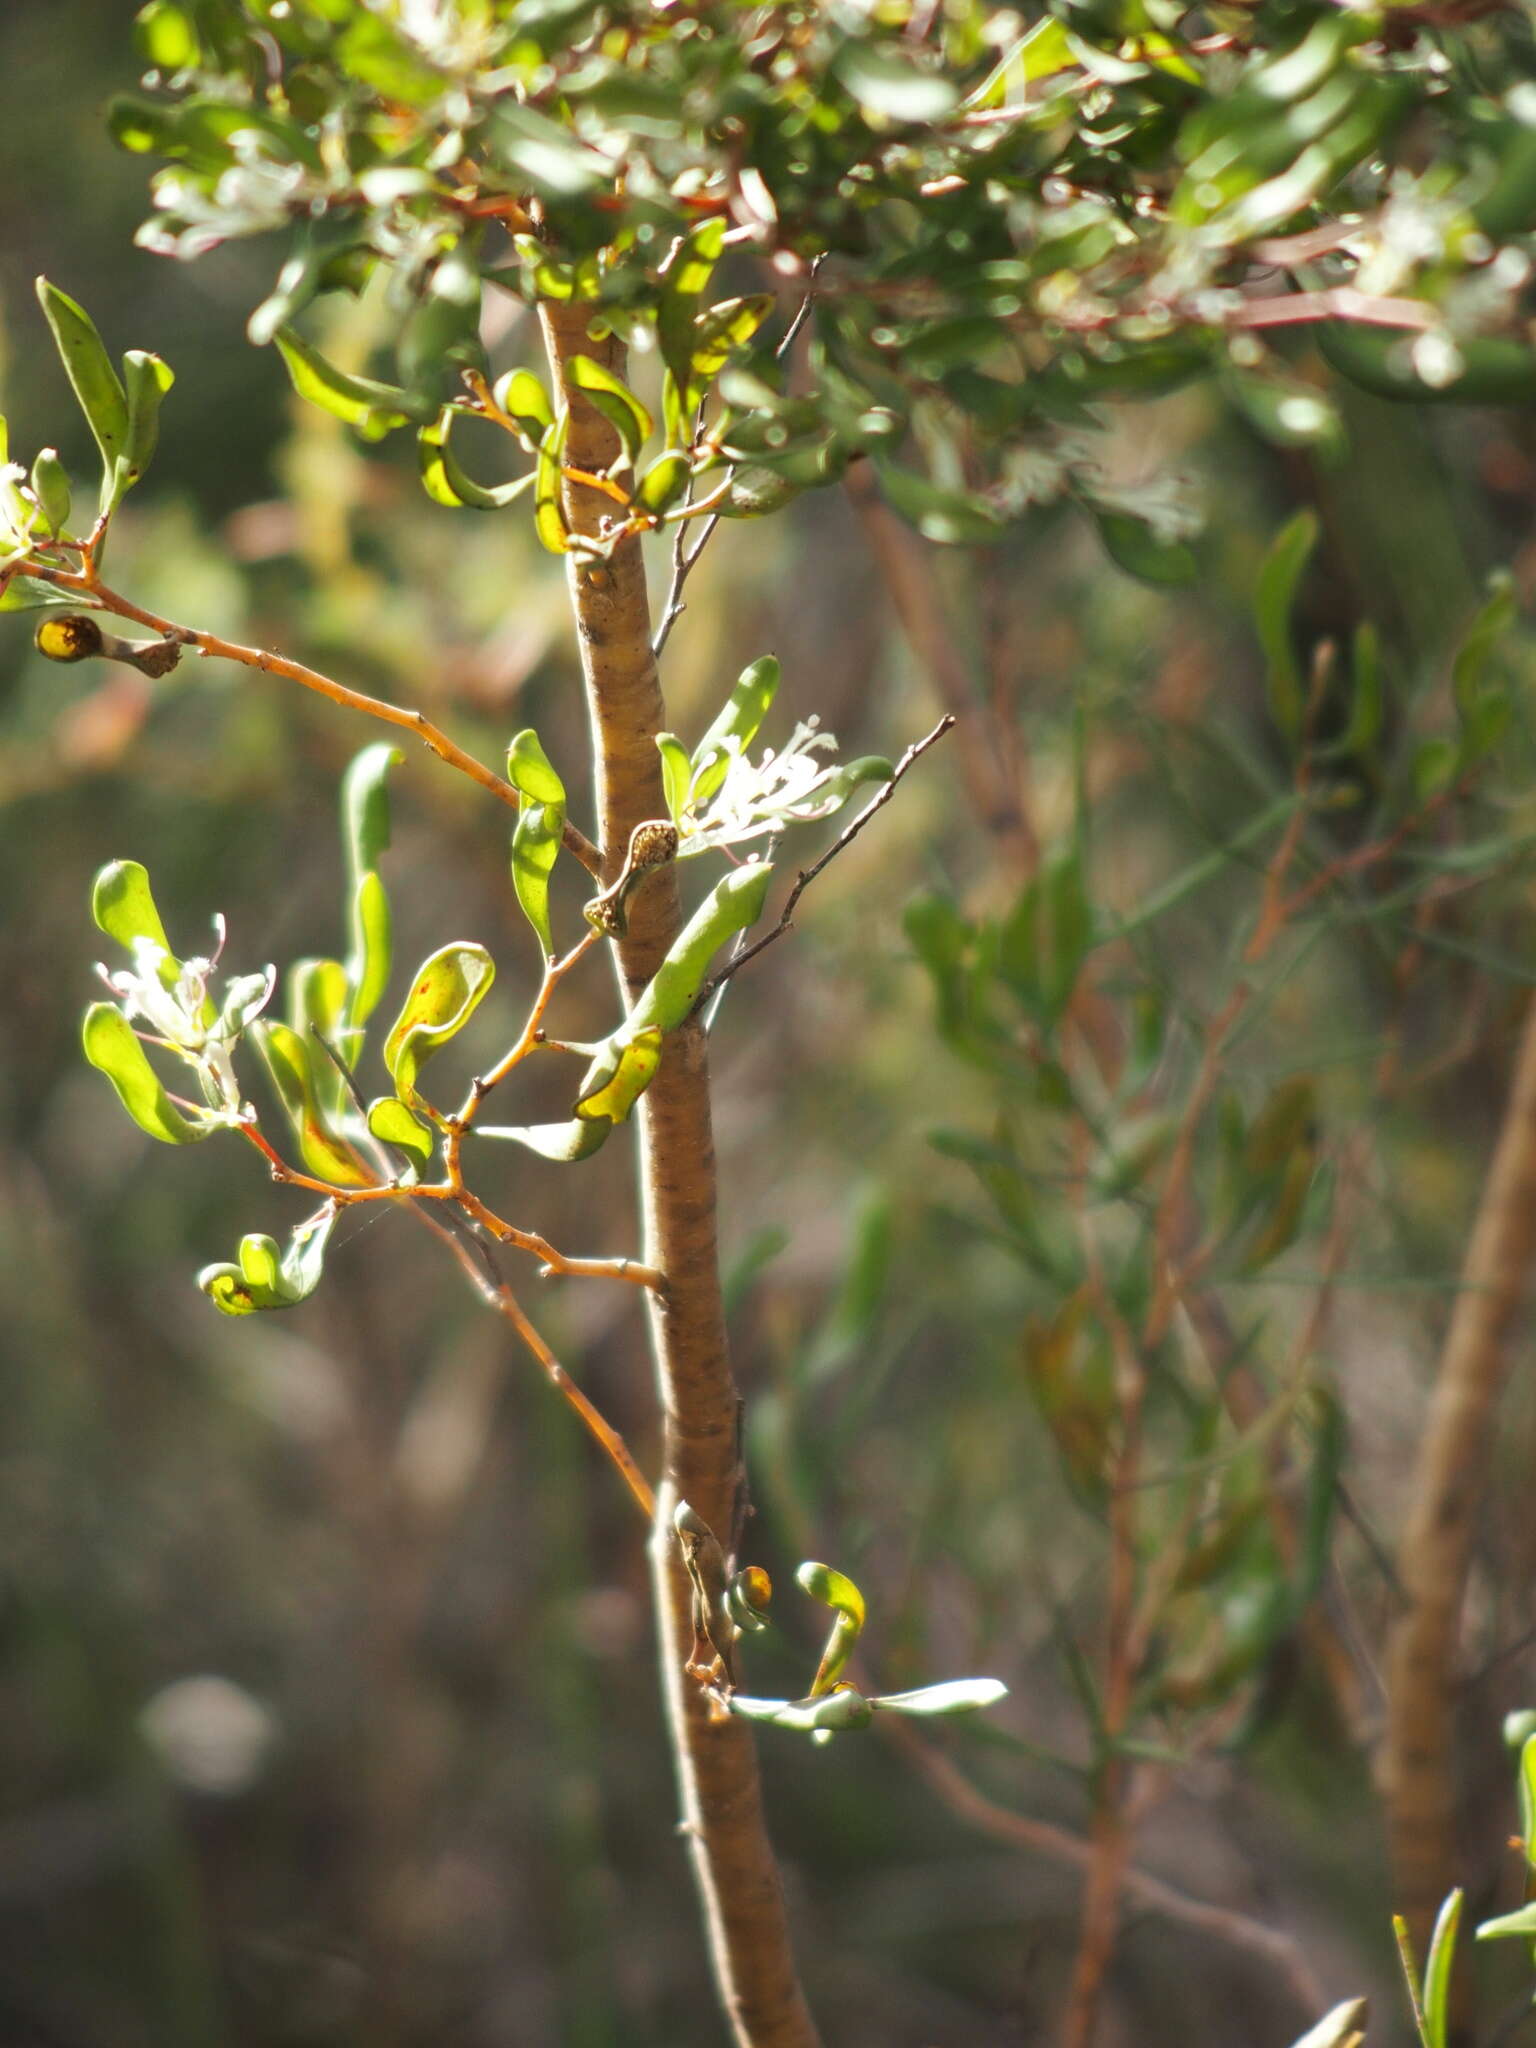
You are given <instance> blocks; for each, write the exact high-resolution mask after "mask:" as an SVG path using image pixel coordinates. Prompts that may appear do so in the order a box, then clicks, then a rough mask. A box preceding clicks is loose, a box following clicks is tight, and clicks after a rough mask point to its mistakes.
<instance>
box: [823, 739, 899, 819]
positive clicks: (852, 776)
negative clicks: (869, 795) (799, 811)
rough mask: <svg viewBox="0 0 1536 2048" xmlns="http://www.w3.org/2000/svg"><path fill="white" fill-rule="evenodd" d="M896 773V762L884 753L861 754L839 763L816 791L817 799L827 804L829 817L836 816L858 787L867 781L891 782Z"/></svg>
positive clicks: (861, 786) (860, 787)
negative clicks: (888, 758) (889, 759)
mask: <svg viewBox="0 0 1536 2048" xmlns="http://www.w3.org/2000/svg"><path fill="white" fill-rule="evenodd" d="M895 773H896V769H895V766H894V764H893V763H892V762H890V761H888V760H887V759H886V757H885V756H884V754H860V755H858V756H857V757H856V758H855V759H854V760H852V761H843V762H840V763H839V764H838V766H837V768H836V769H834V771H833V772H832V774H830V775H829V776H828V777H827V779H826V781H825V782H824V783H823V784H822V785H821V787H820V789H818V790H817V791H816V796H815V801H816V803H817V804H825V805H826V806H827V810H826V815H827V816H828V817H829V818H831V817H835V816H836V815H837V813H838V812H839V811H840V810H841V809H842V808H843V805H844V804H845V803H847V801H848V799H849V797H851V796H852V795H853V792H854V791H855V790H856V789H862V788H863V786H864V784H865V783H866V782H889V781H890V780H891V779H892V778H893V776H894V775H895Z"/></svg>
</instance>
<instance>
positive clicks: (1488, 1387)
mask: <svg viewBox="0 0 1536 2048" xmlns="http://www.w3.org/2000/svg"><path fill="white" fill-rule="evenodd" d="M1533 1259H1536V1002H1533V1003H1532V1004H1531V1005H1530V1007H1529V1008H1528V1009H1527V1011H1526V1016H1525V1023H1524V1027H1523V1030H1522V1033H1521V1039H1520V1046H1519V1051H1518V1053H1517V1054H1516V1059H1515V1072H1514V1079H1513V1083H1512V1086H1511V1091H1510V1097H1509V1102H1508V1106H1507V1107H1506V1109H1505V1112H1504V1121H1503V1125H1502V1127H1501V1129H1500V1131H1499V1138H1498V1144H1497V1146H1496V1148H1495V1151H1494V1157H1493V1163H1492V1167H1491V1169H1490V1171H1489V1174H1488V1178H1487V1180H1486V1182H1485V1183H1484V1187H1483V1193H1482V1199H1481V1202H1480V1203H1479V1206H1478V1211H1477V1216H1476V1219H1475V1220H1474V1223H1473V1226H1472V1235H1471V1238H1470V1239H1469V1241H1468V1244H1467V1251H1466V1257H1465V1260H1464V1263H1463V1266H1462V1274H1461V1286H1460V1288H1459V1290H1458V1292H1457V1295H1456V1306H1455V1310H1454V1312H1453V1314H1452V1317H1451V1324H1450V1328H1449V1330H1448V1331H1447V1333H1446V1339H1445V1347H1444V1350H1443V1352H1442V1354H1441V1358H1440V1364H1439V1369H1438V1371H1437V1373H1436V1375H1435V1384H1434V1390H1433V1392H1432V1393H1431V1395H1430V1401H1429V1410H1428V1413H1427V1415H1426V1417H1425V1420H1424V1430H1423V1434H1422V1435H1421V1436H1420V1438H1419V1448H1418V1457H1417V1460H1416V1462H1415V1465H1414V1470H1413V1473H1412V1476H1411V1478H1410V1479H1409V1481H1408V1486H1407V1495H1408V1499H1409V1501H1410V1503H1411V1506H1410V1509H1409V1514H1408V1521H1407V1526H1406V1528H1405V1529H1404V1531H1403V1536H1402V1541H1401V1547H1400V1550H1399V1554H1398V1575H1399V1577H1400V1579H1401V1581H1402V1586H1403V1590H1404V1594H1405V1596H1406V1599H1407V1603H1408V1604H1407V1608H1406V1611H1405V1612H1404V1614H1403V1616H1402V1619H1401V1620H1400V1621H1399V1622H1398V1624H1397V1626H1396V1628H1395V1630H1394V1632H1393V1636H1392V1641H1391V1645H1390V1651H1389V1657H1388V1664H1387V1736H1386V1750H1385V1757H1384V1769H1383V1778H1384V1791H1385V1796H1386V1805H1387V1827H1388V1834H1389V1838H1390V1842H1391V1850H1392V1870H1393V1890H1394V1900H1395V1903H1396V1906H1397V1909H1398V1911H1399V1912H1400V1913H1401V1914H1402V1915H1403V1917H1404V1918H1405V1919H1406V1920H1407V1922H1408V1925H1409V1928H1410V1930H1411V1933H1412V1936H1413V1939H1414V1941H1415V1942H1416V1943H1417V1944H1418V1947H1419V1950H1420V1953H1423V1951H1424V1948H1425V1946H1426V1944H1427V1942H1428V1938H1429V1934H1430V1930H1431V1929H1432V1927H1433V1925H1434V1919H1435V1914H1436V1912H1437V1911H1438V1909H1439V1906H1440V1901H1441V1899H1442V1897H1443V1896H1444V1894H1445V1893H1446V1892H1447V1891H1448V1890H1449V1889H1450V1888H1451V1886H1452V1885H1453V1884H1454V1883H1455V1882H1456V1870H1457V1863H1458V1856H1457V1841H1456V1821H1457V1805H1458V1801H1457V1787H1456V1767H1455V1761H1456V1760H1455V1712H1456V1701H1457V1695H1458V1692H1459V1690H1460V1674H1459V1671H1458V1668H1457V1667H1458V1649H1459V1635H1460V1628H1461V1611H1462V1603H1463V1598H1464V1595H1465V1591H1466V1581H1467V1571H1468V1566H1469V1563H1470V1560H1471V1553H1472V1541H1473V1537H1474V1534H1475V1532H1476V1526H1477V1518H1478V1512H1479V1509H1480V1507H1481V1504H1482V1499H1483V1493H1484V1489H1485V1485H1486V1478H1487V1461H1488V1449H1489V1443H1490V1438H1491V1433H1492V1422H1493V1412H1494V1408H1495V1406H1496V1404H1497V1402H1498V1398H1499V1394H1500V1392H1501V1391H1502V1389H1503V1385H1504V1378H1505V1374H1506V1371H1507V1367H1508V1351H1507V1345H1506V1339H1507V1337H1508V1334H1509V1328H1510V1325H1511V1323H1512V1322H1513V1320H1514V1318H1515V1315H1516V1312H1517V1311H1518V1309H1519V1307H1520V1304H1521V1302H1522V1300H1523V1298H1524V1295H1525V1290H1526V1283H1527V1280H1528V1277H1529V1274H1530V1269H1531V1265H1532V1261H1533Z"/></svg>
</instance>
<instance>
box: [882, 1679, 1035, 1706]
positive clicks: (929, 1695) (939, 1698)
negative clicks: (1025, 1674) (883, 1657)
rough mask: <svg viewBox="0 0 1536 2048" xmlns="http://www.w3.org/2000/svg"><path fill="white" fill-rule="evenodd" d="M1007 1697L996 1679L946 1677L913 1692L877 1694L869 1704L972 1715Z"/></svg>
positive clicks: (1005, 1690) (1003, 1687) (1005, 1687)
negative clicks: (935, 1683)
mask: <svg viewBox="0 0 1536 2048" xmlns="http://www.w3.org/2000/svg"><path fill="white" fill-rule="evenodd" d="M1007 1697H1008V1688H1007V1686H1006V1685H1004V1684H1003V1682H1002V1680H1001V1679H1000V1678H950V1679H946V1680H945V1681H944V1682H943V1684H941V1685H923V1686H919V1687H918V1689H917V1691H916V1692H888V1693H880V1694H879V1695H877V1697H876V1698H874V1699H872V1700H871V1701H870V1705H871V1706H872V1707H881V1708H888V1709H889V1710H890V1712H891V1713H893V1714H974V1713H977V1712H979V1711H980V1710H981V1709H982V1708H983V1707H995V1706H996V1705H997V1703H998V1701H999V1700H1005V1699H1007Z"/></svg>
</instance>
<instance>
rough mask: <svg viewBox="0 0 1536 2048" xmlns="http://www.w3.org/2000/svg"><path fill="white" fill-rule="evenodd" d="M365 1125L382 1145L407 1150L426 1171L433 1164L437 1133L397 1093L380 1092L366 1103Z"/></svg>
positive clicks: (423, 1170)
mask: <svg viewBox="0 0 1536 2048" xmlns="http://www.w3.org/2000/svg"><path fill="white" fill-rule="evenodd" d="M368 1128H369V1130H370V1131H372V1133H373V1135H374V1136H375V1137H376V1138H377V1139H379V1140H380V1142H381V1143H383V1144H385V1145H393V1146H395V1147H396V1148H397V1149H398V1150H399V1151H402V1152H405V1153H408V1154H409V1155H410V1157H411V1158H412V1159H413V1160H414V1161H415V1163H416V1165H417V1166H418V1167H419V1168H420V1169H421V1170H422V1172H425V1171H426V1169H427V1168H428V1166H430V1165H431V1163H432V1154H433V1151H434V1149H435V1148H436V1145H437V1136H436V1133H435V1132H434V1131H433V1130H432V1129H431V1127H430V1126H429V1125H427V1124H425V1123H423V1122H422V1120H421V1118H420V1117H419V1116H417V1115H415V1114H414V1112H413V1111H411V1110H409V1109H407V1108H406V1106H405V1104H404V1103H403V1102H402V1101H401V1100H400V1098H399V1097H398V1096H396V1095H380V1096H378V1097H376V1098H375V1100H374V1101H372V1102H370V1103H369V1105H368Z"/></svg>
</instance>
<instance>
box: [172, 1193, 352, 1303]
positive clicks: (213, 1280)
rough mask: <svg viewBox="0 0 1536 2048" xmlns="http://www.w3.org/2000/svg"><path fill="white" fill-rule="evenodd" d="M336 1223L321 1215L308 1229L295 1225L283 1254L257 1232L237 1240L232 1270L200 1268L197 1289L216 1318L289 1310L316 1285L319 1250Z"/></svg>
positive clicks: (320, 1262)
mask: <svg viewBox="0 0 1536 2048" xmlns="http://www.w3.org/2000/svg"><path fill="white" fill-rule="evenodd" d="M335 1221H336V1211H335V1210H334V1209H327V1210H325V1211H324V1213H323V1214H322V1215H321V1216H319V1217H318V1218H316V1219H315V1220H314V1221H312V1222H310V1223H301V1224H300V1225H299V1227H298V1229H296V1230H295V1231H294V1233H293V1236H292V1238H291V1239H290V1240H289V1244H288V1249H287V1251H286V1252H284V1251H281V1250H280V1249H279V1247H278V1245H277V1243H276V1241H275V1239H273V1238H270V1237H264V1236H262V1235H260V1234H259V1233H258V1232H254V1231H253V1232H251V1233H249V1234H248V1235H247V1236H245V1237H242V1238H241V1240H240V1248H239V1251H238V1253H237V1254H236V1258H235V1262H234V1263H233V1264H223V1265H217V1266H204V1268H203V1270H202V1271H201V1272H200V1273H199V1274H198V1276H197V1284H198V1286H199V1287H200V1288H201V1289H202V1290H203V1292H204V1294H206V1295H207V1296H208V1298H209V1300H210V1301H211V1302H212V1303H213V1305H214V1307H215V1308H216V1309H218V1310H219V1312H220V1314H221V1315H226V1316H249V1315H255V1314H256V1313H257V1312H258V1311H260V1310H262V1309H272V1308H293V1307H295V1306H296V1305H297V1304H298V1303H299V1302H301V1301H306V1300H308V1298H309V1296H310V1295H311V1294H313V1293H314V1291H315V1289H316V1288H317V1287H318V1286H319V1284H320V1275H321V1272H322V1270H323V1268H324V1265H325V1247H326V1242H327V1240H328V1239H329V1237H330V1234H331V1226H332V1225H333V1224H334V1223H335Z"/></svg>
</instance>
